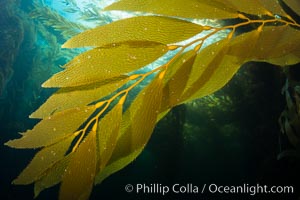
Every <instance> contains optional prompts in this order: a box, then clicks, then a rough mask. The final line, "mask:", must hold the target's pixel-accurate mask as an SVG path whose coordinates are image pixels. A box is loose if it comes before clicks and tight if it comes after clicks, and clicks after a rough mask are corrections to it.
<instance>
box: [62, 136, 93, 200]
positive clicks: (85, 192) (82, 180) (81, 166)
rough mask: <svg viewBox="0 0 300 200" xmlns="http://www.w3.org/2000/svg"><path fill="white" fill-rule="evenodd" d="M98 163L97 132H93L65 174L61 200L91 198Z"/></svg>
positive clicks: (80, 146) (87, 137)
mask: <svg viewBox="0 0 300 200" xmlns="http://www.w3.org/2000/svg"><path fill="white" fill-rule="evenodd" d="M96 162H97V151H96V132H94V131H91V132H90V133H89V134H88V136H86V138H85V139H84V141H83V142H82V143H81V144H80V145H79V147H78V149H77V150H76V152H74V155H73V156H72V158H71V160H70V163H69V165H68V167H67V169H66V171H65V173H64V176H63V179H62V183H61V187H60V192H59V199H60V200H68V199H81V200H85V199H88V198H89V196H90V194H91V191H92V188H93V185H94V177H95V173H96Z"/></svg>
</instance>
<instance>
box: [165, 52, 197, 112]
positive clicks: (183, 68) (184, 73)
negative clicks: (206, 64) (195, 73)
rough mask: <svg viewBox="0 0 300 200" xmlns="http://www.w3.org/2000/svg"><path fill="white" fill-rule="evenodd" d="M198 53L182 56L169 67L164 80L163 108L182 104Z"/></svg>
mask: <svg viewBox="0 0 300 200" xmlns="http://www.w3.org/2000/svg"><path fill="white" fill-rule="evenodd" d="M196 55H197V54H196V52H195V51H194V50H190V51H188V52H185V53H184V54H182V55H181V56H180V57H179V58H177V59H176V61H174V63H173V64H172V65H170V66H169V67H168V70H167V72H166V75H165V78H164V82H165V85H164V89H163V92H164V95H163V98H164V99H163V102H162V107H163V108H164V109H167V108H172V107H174V106H176V105H178V104H180V103H181V101H180V100H181V99H180V97H181V95H182V93H183V91H184V89H185V88H186V84H187V81H188V80H189V78H190V76H191V70H192V66H193V63H194V62H195V58H196Z"/></svg>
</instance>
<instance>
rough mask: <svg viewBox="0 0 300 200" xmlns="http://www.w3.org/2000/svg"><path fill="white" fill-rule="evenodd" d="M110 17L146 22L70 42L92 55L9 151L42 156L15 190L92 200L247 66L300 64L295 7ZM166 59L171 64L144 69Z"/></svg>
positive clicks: (59, 77) (71, 66)
mask: <svg viewBox="0 0 300 200" xmlns="http://www.w3.org/2000/svg"><path fill="white" fill-rule="evenodd" d="M105 10H123V11H140V12H143V13H145V15H142V16H138V17H131V18H127V19H123V20H118V21H115V22H112V23H110V24H107V25H103V26H99V27H96V28H94V29H91V30H87V31H84V32H82V33H80V34H79V35H76V36H74V37H73V38H71V39H70V40H68V41H67V42H66V43H65V44H64V45H63V48H78V47H92V49H90V50H87V51H86V52H84V53H82V54H80V55H78V56H77V57H75V58H74V59H73V60H71V61H70V62H69V63H67V64H66V65H65V66H64V70H63V71H62V72H59V73H57V74H55V75H54V76H52V77H51V78H50V79H49V80H48V81H46V82H45V83H44V84H43V87H47V88H59V90H58V91H57V92H56V93H54V94H53V95H52V96H51V97H50V98H49V99H48V100H47V101H46V102H45V103H44V104H43V105H42V106H41V107H40V108H39V109H38V110H37V111H35V112H34V113H32V114H31V115H30V117H32V118H38V119H41V121H40V122H39V123H38V124H37V125H36V126H35V127H34V128H33V129H32V130H28V131H27V132H25V133H22V137H21V138H20V139H15V140H11V141H9V142H7V143H6V145H8V146H10V147H13V148H42V149H41V150H40V151H39V152H38V153H37V154H36V156H35V157H34V158H33V160H32V161H31V162H30V163H29V165H28V166H27V167H26V168H25V169H24V171H23V172H22V173H21V174H20V175H19V177H18V178H16V179H15V180H14V182H13V183H14V184H31V183H35V196H37V195H38V194H39V193H40V192H41V191H42V190H43V189H45V188H48V187H51V186H53V185H56V184H58V183H60V182H61V187H60V194H59V198H60V199H88V197H89V195H90V193H91V190H92V187H93V185H94V184H98V183H101V182H102V181H103V180H104V179H105V178H106V177H108V176H109V175H111V174H113V173H115V172H116V171H118V170H120V169H122V168H123V167H125V166H126V165H128V164H129V163H130V162H132V161H133V160H134V159H135V158H136V157H137V156H138V155H139V154H140V153H141V151H142V150H143V148H144V147H145V145H146V144H147V142H148V140H149V138H150V136H151V133H152V131H153V128H154V126H155V125H156V123H157V122H158V121H159V120H160V119H161V118H162V117H164V116H165V115H166V114H167V113H168V111H169V110H170V109H172V108H173V107H174V106H176V105H179V104H182V103H185V102H189V101H191V100H193V99H196V98H200V97H204V96H207V95H209V94H212V93H214V92H215V91H217V90H219V89H220V88H222V87H223V86H224V85H225V84H226V83H227V82H228V81H229V80H230V79H231V78H232V76H233V75H234V74H235V73H236V72H237V71H238V69H239V68H240V67H241V65H243V64H244V63H246V62H248V61H265V62H269V63H272V64H275V65H279V66H287V65H292V64H295V63H298V62H299V61H300V48H299V47H300V46H299V45H300V31H299V30H300V22H299V14H300V4H299V3H298V1H296V0H279V1H269V0H252V1H248V0H240V1H235V0H211V1H206V0H185V1H182V0H161V1H155V0H121V1H119V2H116V3H114V4H112V5H110V6H108V7H106V8H105ZM193 19H198V23H194V22H193ZM207 19H208V20H217V22H218V23H217V25H210V24H202V23H201V20H207ZM219 33H222V35H225V36H224V37H220V38H219V40H217V41H216V42H214V43H211V44H208V43H207V41H208V40H209V39H211V38H212V37H214V36H215V35H217V34H219ZM165 54H167V55H171V58H170V59H169V60H167V61H166V62H165V63H163V64H161V65H160V66H158V67H155V68H149V67H147V68H145V70H140V69H141V68H143V67H145V66H147V65H148V64H150V63H152V62H155V61H156V60H157V59H158V58H160V57H161V56H164V55H165ZM141 84H142V85H146V86H144V87H143V88H142V89H140V91H139V93H138V94H137V95H136V96H135V97H134V100H132V99H129V98H128V96H129V95H130V94H131V93H132V91H133V90H134V89H135V88H137V87H138V86H140V85H141ZM135 91H136V90H135Z"/></svg>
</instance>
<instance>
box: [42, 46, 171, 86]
mask: <svg viewBox="0 0 300 200" xmlns="http://www.w3.org/2000/svg"><path fill="white" fill-rule="evenodd" d="M141 43H142V44H147V45H148V46H131V43H130V42H128V43H126V44H123V45H119V46H117V47H112V48H95V49H92V50H90V51H87V52H85V53H82V54H80V55H79V56H77V57H76V58H74V59H73V60H72V61H70V62H69V63H68V64H67V67H66V69H65V70H63V71H62V72H59V73H57V74H55V75H54V76H52V77H51V78H50V79H49V80H47V81H46V82H45V83H44V84H43V87H76V86H81V85H87V84H92V83H96V84H97V83H98V82H99V83H100V84H101V81H105V80H107V79H108V80H109V79H111V78H114V77H119V76H121V75H124V74H126V73H129V72H132V71H135V70H137V69H140V68H142V67H144V66H145V65H148V64H150V63H152V62H153V61H155V60H156V59H157V58H159V57H161V56H162V55H164V54H165V53H167V51H168V48H167V46H166V45H163V44H160V43H155V42H147V43H143V42H141ZM108 58H109V59H108ZM110 82H111V81H110Z"/></svg>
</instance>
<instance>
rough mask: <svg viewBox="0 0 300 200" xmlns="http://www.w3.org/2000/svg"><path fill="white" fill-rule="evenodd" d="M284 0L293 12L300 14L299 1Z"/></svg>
mask: <svg viewBox="0 0 300 200" xmlns="http://www.w3.org/2000/svg"><path fill="white" fill-rule="evenodd" d="M282 1H284V2H285V3H286V4H287V5H288V6H289V7H290V8H291V9H292V10H293V11H294V12H296V13H297V14H298V16H300V1H298V0H282Z"/></svg>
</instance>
